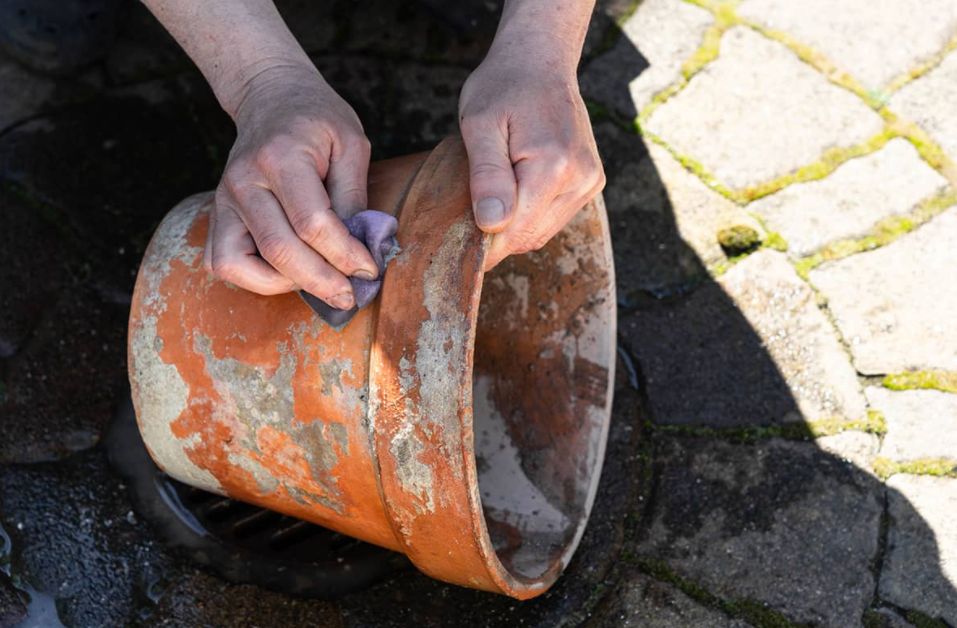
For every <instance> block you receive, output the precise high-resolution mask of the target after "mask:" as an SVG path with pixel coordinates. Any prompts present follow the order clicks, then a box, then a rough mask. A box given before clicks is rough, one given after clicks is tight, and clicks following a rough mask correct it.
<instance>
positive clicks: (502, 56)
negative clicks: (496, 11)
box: [486, 0, 594, 78]
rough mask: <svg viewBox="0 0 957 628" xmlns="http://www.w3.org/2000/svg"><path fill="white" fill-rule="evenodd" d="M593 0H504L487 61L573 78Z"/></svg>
mask: <svg viewBox="0 0 957 628" xmlns="http://www.w3.org/2000/svg"><path fill="white" fill-rule="evenodd" d="M593 7H594V0H507V2H506V4H505V8H504V10H503V12H502V19H501V21H500V22H499V27H498V31H497V32H496V34H495V39H494V41H493V42H492V46H491V47H490V48H489V53H488V55H487V57H486V58H487V59H494V60H496V61H499V62H503V63H512V64H516V65H517V64H521V65H522V66H524V67H526V68H530V69H532V70H534V71H536V72H546V73H550V74H553V75H556V76H559V77H563V78H567V77H574V76H575V75H576V72H577V69H578V62H579V60H580V58H581V51H582V46H583V45H584V41H585V33H586V30H587V28H588V22H589V20H590V18H591V11H592V8H593Z"/></svg>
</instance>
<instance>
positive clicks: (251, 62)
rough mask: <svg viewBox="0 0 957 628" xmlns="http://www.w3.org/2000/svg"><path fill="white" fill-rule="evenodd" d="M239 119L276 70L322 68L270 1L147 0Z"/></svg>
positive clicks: (217, 93) (312, 71)
mask: <svg viewBox="0 0 957 628" xmlns="http://www.w3.org/2000/svg"><path fill="white" fill-rule="evenodd" d="M144 4H146V6H147V7H149V9H150V11H152V13H153V15H155V16H156V19H158V20H159V21H160V22H161V23H162V24H163V26H164V27H165V28H166V29H167V30H168V31H169V32H170V34H172V36H173V37H174V38H175V39H176V41H177V42H179V44H180V45H181V46H182V47H183V49H184V50H185V51H186V53H187V54H188V55H189V56H190V58H191V59H192V60H193V62H194V63H196V65H197V66H198V67H199V69H200V71H201V72H202V73H203V75H204V76H205V77H206V80H207V81H208V82H209V84H210V86H211V87H212V89H213V92H214V93H215V94H216V98H217V99H218V100H219V103H220V104H221V105H222V107H223V109H225V110H226V112H227V113H228V114H229V115H230V116H231V117H232V118H234V119H235V118H236V117H237V114H238V111H239V109H240V107H241V106H242V103H243V101H244V99H245V98H246V97H247V95H248V94H249V92H250V91H251V90H252V89H255V87H256V85H257V83H259V82H263V81H268V77H269V75H270V74H271V73H273V71H276V70H279V71H281V70H289V71H292V72H302V73H309V74H315V75H316V76H318V72H317V71H316V70H315V67H314V66H313V64H312V63H311V62H310V60H309V57H308V56H307V55H306V53H305V52H304V51H303V50H302V48H301V47H300V46H299V43H298V42H297V41H296V40H295V38H294V37H293V36H292V33H290V32H289V29H288V28H287V27H286V24H285V23H284V22H283V20H282V17H280V15H279V12H278V11H277V10H276V7H275V5H274V4H273V3H272V1H271V0H201V1H196V0H144Z"/></svg>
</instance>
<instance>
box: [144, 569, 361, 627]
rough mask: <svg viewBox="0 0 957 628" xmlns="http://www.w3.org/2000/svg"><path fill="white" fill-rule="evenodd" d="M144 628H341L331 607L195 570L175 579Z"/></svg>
mask: <svg viewBox="0 0 957 628" xmlns="http://www.w3.org/2000/svg"><path fill="white" fill-rule="evenodd" d="M145 624H146V625H148V626H157V627H159V626H235V627H237V628H239V627H243V626H264V627H265V626H314V627H315V628H340V627H341V626H342V625H343V623H342V618H341V616H340V614H339V609H338V607H337V606H336V604H335V603H334V602H328V601H323V600H315V599H306V598H297V597H291V596H288V595H283V594H281V593H276V592H273V591H267V590H265V589H262V588H260V587H256V586H253V585H235V584H230V583H228V582H224V581H222V580H220V579H219V578H216V577H214V576H211V575H209V574H207V573H204V572H202V571H199V570H191V571H188V572H186V573H185V574H182V575H179V577H178V578H177V579H176V581H175V582H174V583H171V584H170V586H169V588H168V589H167V590H166V591H164V593H163V596H162V597H161V598H160V600H159V602H158V604H157V605H156V607H155V608H152V609H150V613H149V619H148V620H147V621H146V622H145Z"/></svg>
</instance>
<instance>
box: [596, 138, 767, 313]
mask: <svg viewBox="0 0 957 628" xmlns="http://www.w3.org/2000/svg"><path fill="white" fill-rule="evenodd" d="M595 135H596V139H597V141H598V149H599V152H600V153H601V155H602V160H603V162H604V164H605V175H606V177H607V179H608V183H607V185H606V186H605V191H604V196H605V206H606V207H607V208H608V217H609V220H610V221H611V231H612V239H613V241H614V242H613V244H614V246H613V247H612V249H613V251H614V254H615V268H616V269H617V274H618V278H619V281H618V285H619V300H620V301H621V302H623V303H628V302H630V301H632V300H634V298H635V294H636V293H637V292H647V293H652V294H659V295H661V294H668V293H673V292H676V291H680V290H681V289H682V287H684V286H686V285H687V284H689V283H694V282H698V281H702V280H703V279H705V278H706V277H707V272H706V267H707V266H710V265H712V264H716V263H718V262H721V261H724V260H726V259H727V258H726V256H725V254H724V252H723V251H722V250H721V247H720V245H719V244H718V238H717V233H718V231H719V230H721V229H723V228H727V227H734V226H746V227H751V228H753V229H755V230H756V231H757V232H758V233H763V230H762V229H761V226H760V224H758V222H757V221H756V220H755V219H754V218H753V217H751V216H750V215H748V214H747V212H745V211H744V210H742V209H741V208H740V207H739V206H737V205H736V204H734V203H732V202H731V201H729V200H728V199H726V198H725V197H723V196H721V195H720V194H718V193H717V192H715V191H713V190H711V189H710V188H709V187H707V186H706V185H704V184H703V183H702V182H701V180H700V179H698V178H697V177H696V176H694V175H693V174H691V173H689V172H688V171H687V170H685V169H684V168H683V167H682V166H681V165H680V164H679V163H678V162H677V161H675V159H674V158H673V157H672V156H671V155H670V154H669V153H668V151H666V150H665V149H663V148H661V147H660V146H658V145H656V144H653V143H652V144H646V143H645V141H644V140H643V139H642V138H641V136H639V135H637V134H635V133H631V132H629V131H627V130H625V129H622V128H621V127H620V126H618V125H616V124H612V123H611V122H607V121H606V122H600V123H598V124H596V125H595Z"/></svg>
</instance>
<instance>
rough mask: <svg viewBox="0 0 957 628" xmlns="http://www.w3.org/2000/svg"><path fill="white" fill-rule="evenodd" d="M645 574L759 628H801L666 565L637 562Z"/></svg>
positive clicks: (764, 606) (655, 562) (773, 613)
mask: <svg viewBox="0 0 957 628" xmlns="http://www.w3.org/2000/svg"><path fill="white" fill-rule="evenodd" d="M635 562H636V563H637V565H638V568H639V569H641V571H643V572H644V573H646V574H647V575H649V576H651V577H652V578H655V579H656V580H660V581H662V582H667V583H668V584H670V585H672V586H674V587H675V588H676V589H679V590H680V591H681V592H682V593H684V594H685V595H687V596H688V597H690V598H691V599H693V600H694V601H696V602H698V603H699V604H703V605H705V606H708V607H711V608H713V609H716V610H720V611H722V612H724V613H725V614H727V615H730V616H731V617H734V618H737V619H743V620H744V621H746V622H748V623H750V624H752V625H753V626H757V627H758V628H790V627H792V626H798V625H800V624H796V623H794V622H792V621H791V620H790V619H788V618H787V617H786V616H785V615H784V614H782V613H780V612H779V611H776V610H774V609H772V608H769V607H768V606H766V605H764V604H762V603H760V602H755V601H753V600H724V599H721V598H719V597H718V596H716V595H715V594H713V593H711V592H710V591H708V590H707V589H705V588H704V587H702V586H701V585H699V584H697V583H696V582H692V581H691V580H688V579H686V578H683V577H681V576H679V575H678V574H677V573H675V572H674V571H672V570H671V568H669V567H668V566H667V565H666V564H665V563H664V562H663V561H660V560H652V559H639V560H637V561H635Z"/></svg>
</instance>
